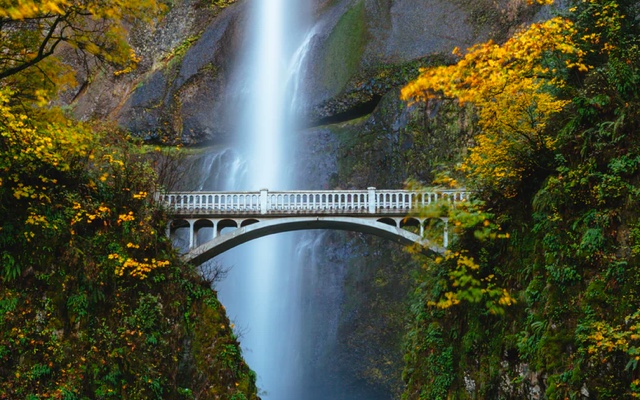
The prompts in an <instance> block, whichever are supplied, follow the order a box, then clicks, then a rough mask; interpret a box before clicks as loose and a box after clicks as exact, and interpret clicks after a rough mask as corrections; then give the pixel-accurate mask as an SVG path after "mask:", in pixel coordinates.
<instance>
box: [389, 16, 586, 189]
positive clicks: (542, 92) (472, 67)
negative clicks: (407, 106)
mask: <svg viewBox="0 0 640 400" xmlns="http://www.w3.org/2000/svg"><path fill="white" fill-rule="evenodd" d="M574 35H575V28H574V26H573V23H572V22H571V21H569V20H567V19H565V18H561V17H557V18H553V19H551V20H549V21H546V22H541V23H536V24H533V25H531V26H530V27H529V28H528V29H526V30H524V31H522V32H519V33H517V34H516V35H514V36H513V37H512V38H510V39H509V40H507V42H505V43H504V44H502V45H499V44H496V43H493V42H491V41H489V42H487V43H483V44H479V45H476V46H474V47H472V48H470V49H469V50H468V52H467V53H466V54H465V55H464V56H463V55H462V54H461V52H460V50H458V49H457V48H456V49H454V54H457V55H459V56H461V59H460V61H459V62H458V63H457V64H455V65H450V66H442V67H437V68H431V69H425V70H423V71H421V74H420V76H419V77H418V79H416V80H415V81H413V82H411V83H409V84H408V85H407V86H406V87H405V88H404V89H403V90H402V98H403V99H405V100H413V101H424V100H428V99H431V98H437V97H446V98H455V99H457V100H458V101H459V102H460V103H461V104H464V103H467V102H469V103H472V104H473V105H474V106H475V107H476V109H477V113H478V120H479V125H480V128H481V132H480V133H479V134H478V135H476V137H475V138H474V141H475V143H474V146H473V147H472V148H471V150H470V154H469V156H468V157H467V158H466V160H465V161H464V162H463V164H462V170H463V171H464V172H465V173H466V174H467V177H468V179H469V182H474V183H475V184H476V185H477V186H478V188H479V189H485V190H486V189H489V188H491V189H492V190H494V191H496V192H499V193H501V194H502V195H504V196H506V197H513V196H515V195H516V193H517V186H518V182H520V180H521V178H522V176H523V174H524V173H525V171H527V170H528V169H532V168H536V167H539V166H540V165H539V164H540V162H541V160H544V159H545V158H544V157H540V155H541V154H545V153H547V152H548V151H549V150H551V149H553V147H554V139H553V136H552V135H550V134H549V133H548V132H547V129H546V128H547V123H548V121H549V119H550V118H551V116H552V115H554V114H555V113H557V112H558V111H560V110H562V108H563V107H564V106H565V105H566V104H567V103H568V101H567V100H563V99H561V98H559V97H558V96H556V93H557V90H558V88H561V87H562V86H563V81H562V79H561V76H562V74H561V73H560V70H564V69H566V68H575V69H578V70H580V71H586V70H587V69H588V68H587V66H586V65H584V64H583V63H582V58H583V57H584V51H583V50H581V49H580V48H579V47H578V46H577V45H576V43H575V42H574V41H573V37H574Z"/></svg>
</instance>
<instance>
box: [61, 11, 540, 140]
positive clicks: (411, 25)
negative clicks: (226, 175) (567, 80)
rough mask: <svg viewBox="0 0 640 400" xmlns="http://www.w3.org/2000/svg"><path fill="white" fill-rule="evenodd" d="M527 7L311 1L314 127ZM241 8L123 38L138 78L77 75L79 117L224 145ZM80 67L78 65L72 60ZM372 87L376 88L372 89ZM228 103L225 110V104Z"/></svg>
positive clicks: (364, 104)
mask: <svg viewBox="0 0 640 400" xmlns="http://www.w3.org/2000/svg"><path fill="white" fill-rule="evenodd" d="M525 4H526V2H525V0H502V1H499V2H494V1H492V0H480V1H477V2H471V3H469V2H465V1H462V0H458V1H445V0H332V1H328V0H327V1H320V0H315V1H314V4H313V8H314V10H313V12H314V14H315V16H314V21H315V22H314V24H313V27H312V30H313V37H312V46H311V51H310V54H309V56H308V58H307V65H306V68H305V71H306V72H305V77H304V78H305V79H304V87H303V90H304V92H305V93H306V94H307V96H305V98H306V99H307V104H305V107H303V113H304V114H305V115H306V117H305V119H306V120H307V121H309V123H312V124H318V123H322V122H323V121H328V120H329V121H330V120H331V118H332V117H335V116H336V115H340V114H342V115H343V117H342V119H345V118H350V117H352V116H360V115H362V114H363V113H368V112H370V111H371V110H373V108H375V104H376V103H377V100H378V99H379V98H380V97H381V96H382V95H383V94H384V93H385V92H387V91H388V90H390V89H391V87H392V86H394V85H395V86H397V85H398V84H399V83H401V82H398V81H388V80H387V81H386V82H385V83H384V84H382V85H380V82H378V81H376V80H375V79H374V78H375V75H376V73H377V72H379V71H380V70H381V68H383V67H385V66H394V67H397V68H400V69H401V68H402V66H403V65H404V64H406V63H408V62H411V61H414V60H417V59H420V58H423V57H425V56H426V55H433V54H449V53H450V52H451V49H452V48H453V47H455V46H458V47H460V48H465V47H468V46H470V45H472V44H473V43H476V42H478V41H483V40H486V39H487V38H490V37H494V38H497V39H498V40H499V39H500V38H503V37H504V36H505V35H506V33H507V32H509V31H510V30H512V29H513V28H514V27H515V26H517V25H518V24H519V23H521V22H522V21H523V20H525V19H529V18H531V17H532V15H531V8H526V7H525ZM245 16H246V2H242V1H241V2H238V3H236V4H233V5H231V6H229V7H227V8H225V9H220V8H218V7H217V6H213V5H211V4H210V2H207V1H205V0H183V1H177V2H175V4H174V5H173V7H172V8H171V9H170V10H169V12H168V13H167V15H166V16H165V17H164V18H163V19H162V20H161V21H158V22H157V24H155V25H154V26H133V27H132V29H131V31H130V34H131V37H132V42H133V43H134V46H135V50H136V54H137V55H138V56H139V57H140V58H141V61H140V63H139V65H138V69H137V70H135V71H133V72H130V73H127V74H120V75H117V76H116V75H115V74H114V71H113V70H110V69H109V68H108V67H104V66H103V67H102V68H93V69H92V70H90V71H86V72H85V73H84V74H81V85H80V86H79V88H77V89H76V90H74V91H72V93H70V94H69V96H68V101H69V102H70V103H71V106H72V109H73V110H74V112H75V113H76V115H77V116H78V117H80V118H83V119H87V118H93V117H99V118H110V119H113V120H116V121H118V123H119V124H120V125H122V126H123V127H125V128H127V129H129V130H131V131H132V132H133V133H135V134H138V135H140V136H142V137H145V138H158V139H159V138H167V139H169V140H170V141H175V142H183V143H189V144H193V143H200V142H204V141H211V142H219V141H222V140H225V139H226V138H227V137H228V135H229V132H230V128H229V124H230V121H229V118H228V115H230V114H233V109H230V108H229V107H228V104H229V103H230V99H232V98H233V91H234V90H235V89H234V87H233V85H232V84H231V82H232V80H233V71H234V64H235V62H236V60H237V57H238V54H239V53H240V49H241V44H242V42H243V38H244V35H243V32H244V29H245V26H244V21H245V18H244V17H245ZM77 65H78V67H79V68H81V67H82V68H83V69H84V65H83V64H82V63H81V62H80V61H78V62H77ZM376 84H377V85H378V86H376ZM231 103H232V102H231Z"/></svg>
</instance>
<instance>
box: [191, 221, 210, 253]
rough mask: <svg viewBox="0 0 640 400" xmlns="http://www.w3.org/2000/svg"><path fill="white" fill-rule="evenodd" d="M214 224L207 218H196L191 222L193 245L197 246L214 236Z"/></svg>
mask: <svg viewBox="0 0 640 400" xmlns="http://www.w3.org/2000/svg"><path fill="white" fill-rule="evenodd" d="M214 229H215V224H214V223H213V221H211V220H209V219H204V218H201V219H198V220H196V221H194V222H193V239H194V240H193V246H195V247H197V246H200V245H201V244H204V243H207V242H208V241H209V240H211V239H213V238H214V236H215V235H214Z"/></svg>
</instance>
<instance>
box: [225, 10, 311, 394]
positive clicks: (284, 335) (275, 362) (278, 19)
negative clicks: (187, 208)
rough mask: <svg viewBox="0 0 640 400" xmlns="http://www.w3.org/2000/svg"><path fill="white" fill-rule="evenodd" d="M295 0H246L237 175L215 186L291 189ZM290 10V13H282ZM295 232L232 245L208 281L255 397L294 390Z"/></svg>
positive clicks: (298, 61)
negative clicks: (249, 372) (221, 274)
mask: <svg viewBox="0 0 640 400" xmlns="http://www.w3.org/2000/svg"><path fill="white" fill-rule="evenodd" d="M296 1H300V0H253V1H252V2H251V15H250V17H249V27H248V28H247V30H248V31H249V40H248V43H249V45H248V48H247V53H246V55H244V58H243V60H242V62H241V64H242V65H241V66H240V67H239V68H238V72H239V74H240V78H239V79H238V81H237V83H236V85H237V87H241V88H242V90H241V92H242V98H241V99H239V103H240V106H239V107H238V109H237V110H233V112H234V113H237V114H238V115H237V118H238V119H239V120H240V121H241V122H240V123H239V129H238V132H237V133H236V137H237V139H238V141H237V142H236V144H235V145H234V148H236V149H237V150H238V152H239V153H240V154H241V155H242V158H243V159H244V161H238V162H236V163H235V164H241V165H243V166H245V167H246V168H245V171H246V174H243V175H244V177H240V176H238V177H237V178H235V179H232V181H233V183H232V184H227V185H224V186H223V187H218V188H215V189H217V190H220V189H223V190H258V189H262V188H268V189H269V190H283V189H291V186H292V185H294V183H293V182H291V171H290V170H291V169H292V167H291V165H293V158H294V152H295V143H296V140H295V133H294V121H293V115H292V111H294V110H295V109H296V105H295V102H296V101H299V96H298V95H297V93H296V92H297V87H298V80H299V79H300V77H301V74H300V69H301V68H302V67H303V64H304V59H305V54H306V48H307V47H308V45H309V43H310V40H311V36H309V35H307V38H306V39H305V38H304V37H303V36H304V35H301V34H298V33H299V32H298V29H296V27H294V26H293V22H294V20H293V19H292V18H291V17H293V16H296V13H297V12H296V10H298V9H299V8H300V7H299V4H296ZM287 16H290V17H287ZM295 237H296V234H295V233H290V234H283V235H277V236H272V237H265V238H261V239H258V240H256V241H253V242H250V243H247V244H244V245H242V246H239V247H238V248H236V249H233V250H231V251H229V252H228V253H226V254H225V255H224V256H223V257H222V263H223V264H226V265H232V266H233V269H232V270H231V271H230V273H229V275H228V276H227V278H226V279H225V280H224V281H223V282H221V283H220V284H218V286H217V287H216V288H217V289H218V291H219V296H220V299H221V301H222V303H223V304H224V305H225V307H226V308H227V312H228V314H229V316H230V318H231V319H232V320H234V322H235V323H236V326H238V327H239V329H238V331H239V333H240V342H241V346H242V348H243V351H244V357H245V359H246V360H247V362H248V364H249V365H250V366H251V368H252V369H254V370H255V371H256V373H257V374H258V386H259V388H260V389H261V390H263V391H264V392H263V393H262V394H261V396H262V398H263V399H271V400H297V399H299V398H300V397H299V396H300V393H299V392H300V389H299V387H298V385H299V382H300V376H299V373H300V370H301V368H300V364H299V363H300V360H299V359H298V352H299V348H300V307H299V301H300V284H299V280H300V267H299V266H297V265H292V264H293V263H294V259H295V256H294V254H293V246H292V241H293V238H295Z"/></svg>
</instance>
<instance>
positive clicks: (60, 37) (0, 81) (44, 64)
mask: <svg viewBox="0 0 640 400" xmlns="http://www.w3.org/2000/svg"><path fill="white" fill-rule="evenodd" d="M162 10H163V6H162V4H161V3H160V2H158V1H157V0H129V1H119V0H73V1H70V0H47V1H34V0H0V85H2V86H4V87H7V86H9V87H11V88H12V89H13V90H14V91H15V92H16V94H17V95H20V96H21V97H25V98H30V99H32V100H39V101H46V100H47V99H48V98H50V96H51V95H53V94H54V93H55V91H56V90H57V89H58V88H60V87H64V86H65V85H68V84H71V83H73V71H72V70H71V68H70V67H68V66H65V65H64V64H62V63H61V62H60V61H59V60H57V58H56V55H57V53H58V51H59V50H60V49H61V48H62V47H64V46H70V47H71V48H72V49H74V50H76V51H78V52H80V53H81V54H86V55H91V56H92V59H97V60H100V61H102V62H107V63H111V64H114V65H121V66H125V67H130V66H131V65H132V64H135V63H136V62H137V61H138V58H137V57H136V55H135V53H133V52H132V50H131V48H130V46H129V44H128V43H127V41H126V37H127V26H130V24H131V23H133V22H134V21H143V22H145V21H146V22H150V21H151V20H152V19H153V18H154V17H155V16H157V15H159V13H161V12H162Z"/></svg>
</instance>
